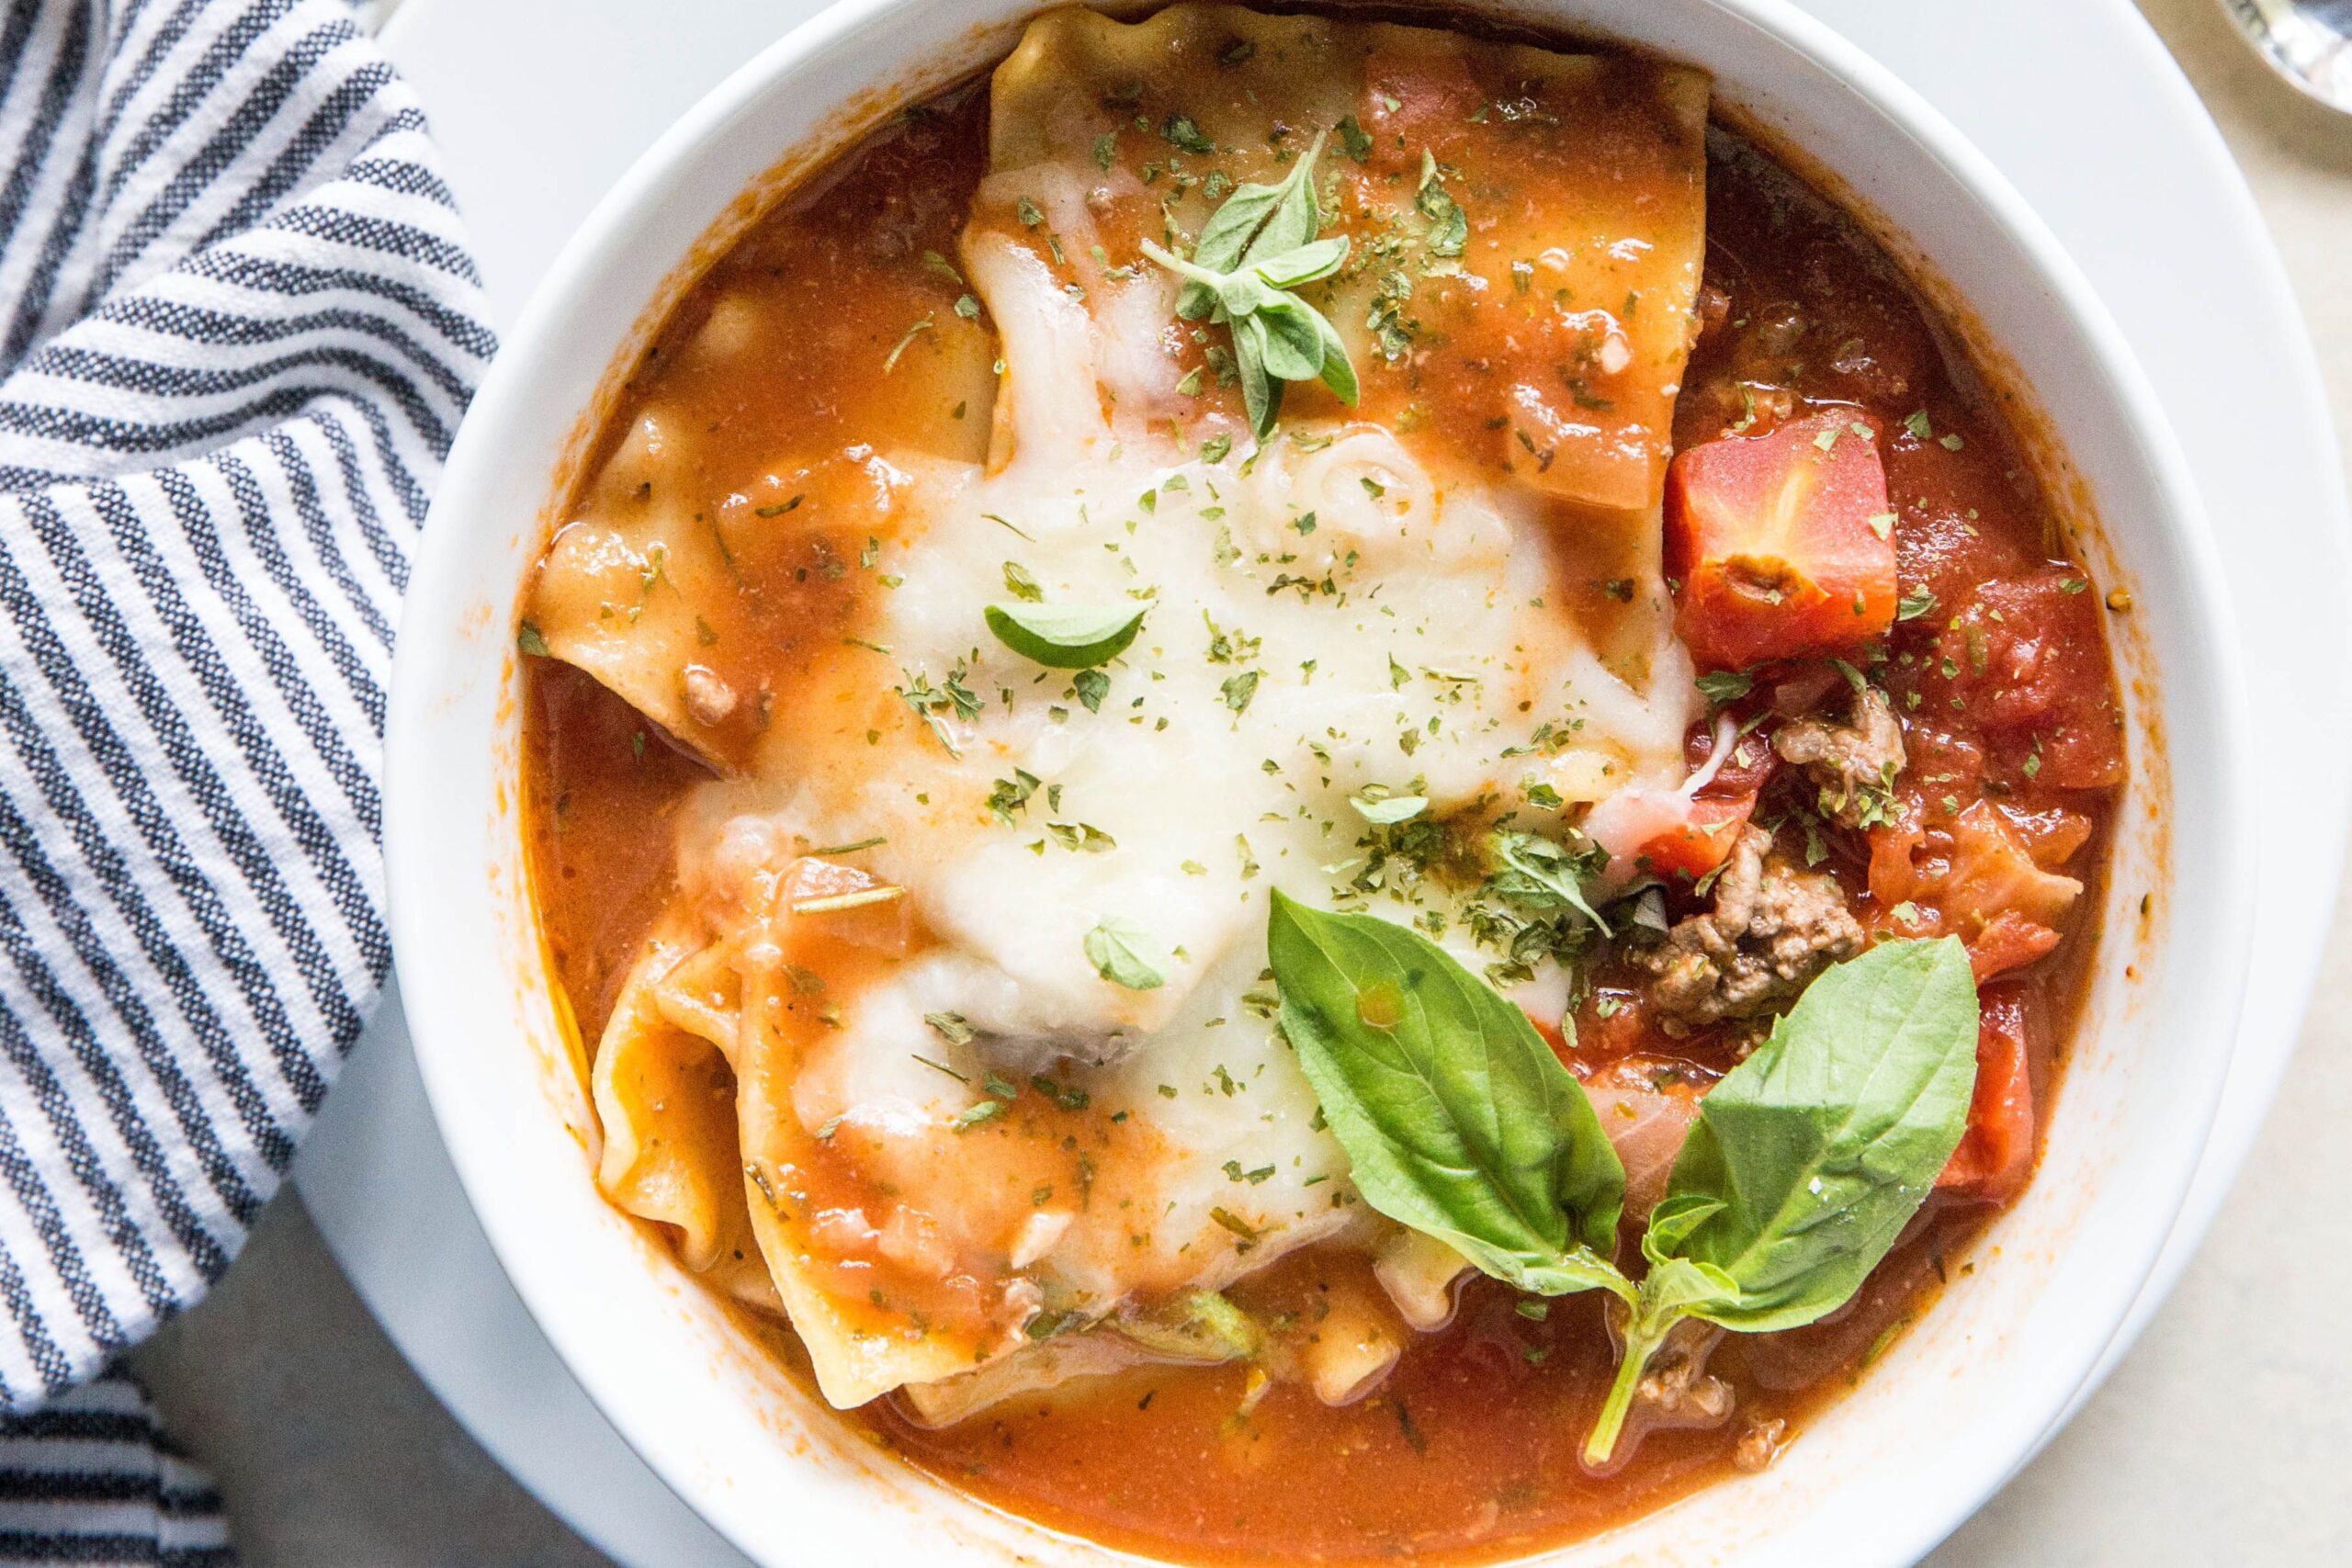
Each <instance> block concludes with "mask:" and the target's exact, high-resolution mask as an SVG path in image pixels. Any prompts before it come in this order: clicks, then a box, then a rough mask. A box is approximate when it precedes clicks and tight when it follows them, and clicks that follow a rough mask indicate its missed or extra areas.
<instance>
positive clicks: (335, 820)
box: [0, 0, 492, 1562]
mask: <svg viewBox="0 0 2352 1568" xmlns="http://www.w3.org/2000/svg"><path fill="white" fill-rule="evenodd" d="M484 320H485V311H484V306H483V300H482V296H481V284H480V279H479V277H478V276H477V275H476V272H475V270H474V265H473V263H472V261H471V260H470V259H469V256H468V254H467V252H466V249H465V244H464V240H463V236H462V232H461V231H460V229H459V226H458V216H457V212H456V209H455V207H454V205H453V203H452V202H451V199H450V196H449V191H448V189H447V186H445V185H444V184H443V182H442V180H441V178H440V176H439V175H438V174H437V173H436V172H435V158H434V152H433V149H432V147H431V145H430V143H429V142H428V141H427V140H426V136H425V128H424V119H423V117H422V116H421V115H420V113H419V112H418V109H417V107H416V105H415V102H414V100H413V98H412V96H410V94H409V93H408V91H407V90H406V89H405V88H404V87H403V86H402V85H401V83H400V82H399V80H398V79H397V78H395V77H394V76H393V74H392V73H391V71H390V67H389V66H387V65H386V63H385V62H384V61H383V59H382V57H381V56H380V55H379V53H378V51H376V49H375V47H374V46H373V44H372V43H371V42H370V41H369V40H368V38H367V37H366V36H365V35H364V34H363V33H362V32H361V31H360V30H359V29H358V28H357V27H356V26H355V24H354V21H353V17H352V14H351V13H350V12H349V11H348V10H347V9H346V8H345V6H343V5H341V4H340V3H339V0H5V4H0V1412H4V1413H5V1414H6V1416H7V1419H6V1420H4V1421H0V1561H17V1560H24V1561H31V1560H36V1559H38V1560H39V1561H42V1562H113V1561H124V1562H129V1561H141V1562H158V1561H161V1562H202V1561H220V1560H221V1558H222V1557H223V1556H224V1554H225V1549H224V1548H222V1547H221V1545H220V1541H221V1536H220V1526H219V1522H218V1508H217V1504H214V1505H208V1504H207V1502H206V1499H207V1497H208V1496H209V1493H208V1492H207V1491H206V1490H205V1488H204V1487H203V1486H202V1484H201V1483H200V1482H197V1481H191V1479H190V1477H189V1474H188V1472H187V1470H186V1467H185V1466H182V1465H180V1464H178V1463H177V1461H172V1460H170V1459H168V1458H162V1457H158V1456H157V1455H156V1454H155V1453H154V1452H153V1448H152V1443H151V1442H150V1440H149V1439H150V1438H152V1435H153V1426H152V1423H151V1422H150V1420H149V1419H148V1417H147V1416H146V1413H145V1411H144V1407H143V1405H142V1404H141V1402H140V1401H139V1399H138V1396H137V1393H136V1391H135V1390H134V1389H131V1388H130V1387H129V1386H128V1385H127V1384H126V1383H124V1382H120V1381H119V1380H116V1379H111V1378H110V1379H107V1380H106V1381H103V1382H96V1383H91V1382H89V1380H90V1379H92V1378H93V1377H94V1376H96V1374H98V1373H99V1372H100V1371H102V1369H105V1368H106V1367H107V1366H108V1365H109V1364H110V1363H111V1362H112V1361H113V1359H115V1357H116V1356H117V1355H118V1354H119V1352H121V1351H122V1350H124V1349H125V1348H128V1347H130V1346H131V1345H133V1344H136V1343H137V1342H138V1341H139V1340H140V1339H141V1338H142V1337H145V1336H146V1335H147V1334H148V1333H150V1332H151V1331H152V1330H153V1328H154V1326H155V1325H156V1324H157V1323H158V1322H159V1321H160V1320H161V1319H162V1318H164V1316H166V1315H168V1314H171V1313H174V1312H175V1311H177V1310H179V1309H180V1308H182V1307H185V1306H187V1305H188V1304H189V1303H192V1302H194V1301H196V1300H197V1299H198V1297H200V1296H201V1295H202V1294H203V1293H204V1292H205V1290H206V1288H207V1287H208V1286H209V1284H210V1282H211V1281H212V1280H215V1279H217V1278H219V1277H220V1272H221V1270H222V1269H226V1268H227V1267H228V1265H229V1261H230V1259H231V1258H233V1257H234V1256H235V1254H236V1251H237V1248H238V1247H239V1245H240V1243H241V1242H242V1241H243V1238H244V1235H245V1233H246V1229H247V1227H248V1226H249V1225H251V1224H252V1223H253V1220H254V1214H255V1213H256V1212H257V1211H258V1210H259V1209H260V1207H261V1205H262V1204H263V1203H264V1202H265V1201H266V1200H267V1199H268V1197H269V1195H270V1193H271V1191H272V1190H274V1189H275V1188H276V1187H277V1182H278V1179H279V1178H280V1176H282V1175H283V1174H284V1172H285V1169H286V1167H287V1162H288V1159H289V1158H290V1157H291V1156H292V1155H293V1152H294V1148H295V1145H296V1144H297V1143H298V1142H299V1141H300V1138H301V1135H302V1133H303V1130H304V1129H305V1127H306V1126H307V1125H308V1124H309V1122H310V1120H311V1116H312V1114H313V1113H314V1112H315V1111H317V1109H318V1107H319V1103H320V1100H321V1099H322V1097H323V1096H324V1095H325V1093H326V1091H327V1087H328V1085H329V1084H330V1083H332V1082H333V1081H334V1076H335V1069H336V1066H337V1065H338V1064H339V1063H340V1061H341V1060H342V1057H343V1055H344V1053H345V1050H346V1049H347V1048H348V1047H349V1045H350V1044H351V1043H352V1041H353V1039H354V1038H355V1037H356V1035H357V1033H358V1032H359V1028H360V1025H361V1023H362V1021H364V1020H365V1019H366V1018H367V1016H368V1011H369V1010H370V1008H371V1007H372V1006H373V1005H374V1003H375V999H376V996H377V992H378V989H379V987H380V985H381V984H382V981H383V977H384V973H385V970H386V967H387V965H388V964H390V945H389V942H388V941H387V938H386V934H385V928H384V920H383V913H382V908H381V881H382V877H381V866H380V863H379V848H378V842H377V840H378V834H379V830H380V826H381V800H380V795H379V773H380V748H381V739H382V733H383V724H384V700H385V682H386V678H387V674H388V671H389V668H390V659H391V646H392V634H393V628H394V625H395V623H396V619H397V615H398V606H399V603H400V596H401V589H402V587H403V585H404V584H405V583H406V581H407V577H408V556H409V548H410V545H411V542H412V539H413V536H414V533H415V530H416V527H417V525H418V524H419V523H420V522H421V521H422V520H423V517H424V506H425V500H426V496H427V494H428V493H429V491H431V488H432V485H433V482H434V479H435V476H436V475H437V473H438V472H439V469H440V466H441V461H442V458H443V457H444V456H445V454H446V453H447V450H448V446H449V442H450V439H451V437H452V435H453V434H454V432H455V430H456V426H457V422H458V415H459V413H460V412H462V411H463V409H464V407H465V403H466V400H467V398H468V396H469V393H470V391H471V389H472V388H473V386H474V384H475V382H476V380H477V379H478V378H479V377H480V375H481V370H482V369H483V367H484V366H485V364H486V362H487V360H488V357H489V355H490V354H491V351H492V337H491V333H490V332H489V329H488V328H487V327H486V326H485V325H484V324H483V323H484ZM208 1520H209V1522H208Z"/></svg>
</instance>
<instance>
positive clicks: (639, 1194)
mask: <svg viewBox="0 0 2352 1568" xmlns="http://www.w3.org/2000/svg"><path fill="white" fill-rule="evenodd" d="M678 925H679V921H678V919H677V917H676V915H675V914H674V913H673V915H672V916H671V917H670V918H669V919H666V920H665V921H664V924H663V929H662V931H660V932H659V933H657V934H656V935H655V936H654V937H653V938H651V939H650V941H649V942H647V944H646V948H645V951H644V953H642V954H640V955H639V959H638V962H637V964H636V965H635V966H634V967H633V968H632V969H631V971H630V973H629V976H628V980H627V981H626V983H625V984H624V986H623V987H622V990H621V995H620V999H619V1001H618V1003H617V1004H616V1006H615V1007H614V1009H613V1013H612V1017H611V1018H610V1019H609V1020H608V1021H606V1023H605V1032H604V1036H603V1038H602V1039H601V1040H600V1041H599V1042H598V1044H597V1049H596V1057H595V1065H594V1071H593V1074H592V1077H591V1079H590V1089H591V1091H592V1093H593V1095H594V1100H595V1105H596V1117H597V1121H598V1122H599V1124H600V1125H601V1126H602V1128H603V1130H604V1147H603V1149H602V1150H601V1151H600V1153H599V1155H598V1157H597V1164H596V1182H597V1186H598V1187H599V1188H600V1189H601V1190H603V1192H604V1194H605V1197H606V1198H607V1199H609V1200H611V1201H612V1202H613V1204H614V1205H615V1206H616V1207H617V1208H619V1209H620V1210H621V1211H622V1212H623V1213H629V1214H634V1215H636V1216H637V1217H638V1218H639V1219H642V1220H648V1221H651V1222H652V1223H654V1224H659V1225H662V1226H663V1227H665V1228H667V1229H668V1231H669V1232H670V1234H671V1235H672V1236H673V1238H674V1245H675V1248H676V1251H677V1254H678V1258H679V1260H680V1261H681V1262H683V1263H684V1264H685V1266H686V1267H687V1268H688V1269H693V1270H694V1271H695V1273H697V1274H699V1275H701V1276H703V1277H704V1278H705V1279H706V1280H709V1281H710V1282H711V1283H712V1284H714V1285H715V1286H717V1287H718V1289H719V1290H720V1291H722V1292H725V1293H726V1294H727V1295H729V1296H731V1297H733V1298H734V1299H735V1300H737V1301H740V1302H742V1303H745V1304H746V1305H750V1306H753V1307H758V1308H761V1309H763V1310H765V1311H768V1312H775V1311H778V1310H780V1303H779V1302H778V1300H777V1297H776V1292H775V1284H774V1283H773V1282H772V1281H771V1280H770V1278H769V1273H768V1269H767V1266H766V1263H765V1261H764V1259H763V1258H762V1256H761V1252H760V1247H759V1243H758V1241H757V1239H756V1238H755V1237H754V1236H753V1235H752V1221H751V1214H750V1213H749V1211H748V1210H747V1209H746V1207H745V1205H744V1201H743V1194H742V1188H743V1177H742V1170H741V1160H740V1159H739V1158H738V1157H737V1156H736V1138H735V1117H736V1108H735V1085H734V1078H733V1076H732V1074H731V1073H730V1072H729V1068H728V1065H727V1061H726V1052H727V1051H728V1050H729V1049H730V1048H731V1046H732V1043H733V1039H734V1033H735V1027H736V1026H735V1021H734V1017H733V1013H734V1010H733V1009H732V1008H731V1007H730V1008H728V1009H726V1010H723V1011H721V1010H715V1009H713V1008H712V1007H711V1006H710V1003H709V1000H708V996H707V982H706V983H705V984H701V985H698V984H697V983H696V980H697V976H696V973H695V971H696V969H697V968H698V967H703V965H701V964H698V962H697V960H698V959H701V958H705V957H707V952H706V953H705V954H701V955H695V956H692V957H690V956H688V950H687V947H686V944H685V943H684V941H683V940H682V933H681V932H680V931H679V930H678Z"/></svg>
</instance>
